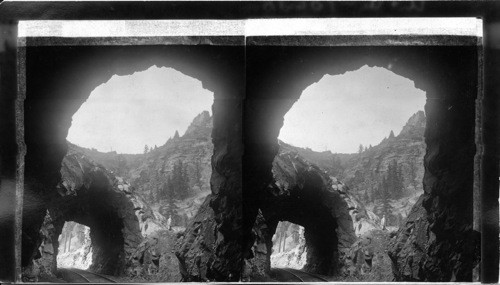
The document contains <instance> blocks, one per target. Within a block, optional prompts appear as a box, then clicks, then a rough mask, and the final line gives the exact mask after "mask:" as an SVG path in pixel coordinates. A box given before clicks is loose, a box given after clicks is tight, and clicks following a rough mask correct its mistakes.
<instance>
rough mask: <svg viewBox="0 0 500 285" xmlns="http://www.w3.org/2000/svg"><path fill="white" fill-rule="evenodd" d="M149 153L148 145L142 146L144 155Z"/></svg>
mask: <svg viewBox="0 0 500 285" xmlns="http://www.w3.org/2000/svg"><path fill="white" fill-rule="evenodd" d="M148 152H149V147H148V145H145V146H144V154H146V153H148Z"/></svg>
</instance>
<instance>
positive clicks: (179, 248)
mask: <svg viewBox="0 0 500 285" xmlns="http://www.w3.org/2000/svg"><path fill="white" fill-rule="evenodd" d="M211 198H212V196H211V195H209V196H208V197H207V198H206V199H205V202H204V203H203V204H202V205H201V207H200V209H199V210H198V213H197V214H196V215H195V217H194V218H193V220H192V221H191V223H190V224H189V226H188V228H187V229H186V231H185V232H184V233H183V234H182V236H181V237H180V240H179V242H178V243H177V245H176V253H175V255H176V256H177V258H178V259H179V269H180V272H181V274H182V278H183V280H182V281H191V282H196V281H209V280H213V279H214V277H215V276H213V273H212V271H211V270H212V269H211V268H210V265H212V264H213V260H214V258H215V252H214V248H213V245H214V242H215V238H216V236H215V235H216V223H215V218H214V212H213V210H212V209H211V208H210V201H211ZM218 269H219V270H223V269H222V268H218Z"/></svg>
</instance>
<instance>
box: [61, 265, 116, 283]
mask: <svg viewBox="0 0 500 285" xmlns="http://www.w3.org/2000/svg"><path fill="white" fill-rule="evenodd" d="M59 272H60V273H61V275H62V277H63V279H64V280H65V281H68V282H78V283H117V282H116V280H113V279H111V278H109V277H108V276H106V275H103V274H99V273H95V272H90V271H85V270H81V269H75V268H60V269H59ZM75 276H76V277H77V278H75Z"/></svg>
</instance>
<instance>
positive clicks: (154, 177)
mask: <svg viewBox="0 0 500 285" xmlns="http://www.w3.org/2000/svg"><path fill="white" fill-rule="evenodd" d="M211 132H212V117H211V116H210V114H209V113H208V111H203V112H202V113H200V114H199V115H198V116H196V117H195V118H194V119H193V121H192V123H191V124H190V125H189V127H188V129H187V130H186V132H185V133H184V135H182V136H179V134H178V132H176V133H175V134H174V135H173V137H170V138H169V139H168V140H167V142H166V143H165V144H164V145H162V146H158V147H156V146H155V147H151V148H149V151H148V152H147V153H144V154H117V153H116V152H108V153H101V152H98V151H95V150H89V149H84V148H80V150H81V151H82V152H84V153H85V154H86V155H88V156H89V157H91V158H92V159H94V160H95V161H96V162H97V163H99V164H102V166H104V167H105V168H106V169H109V170H110V171H111V172H112V173H115V174H116V175H119V176H122V177H123V179H124V180H126V181H128V182H127V183H128V185H129V186H131V187H133V188H134V189H135V193H136V194H139V195H141V197H142V198H143V200H144V202H146V203H147V204H148V205H149V206H150V207H151V208H153V209H155V210H157V211H158V212H159V213H161V214H162V215H163V216H165V217H166V218H168V217H169V216H172V226H180V227H185V226H187V223H188V221H189V220H190V219H191V218H192V217H193V216H194V215H195V213H196V212H197V210H198V208H199V207H200V206H201V204H202V203H203V201H204V199H205V197H206V196H207V195H208V194H209V193H210V176H211V174H212V167H211V156H212V153H213V144H212V141H211ZM179 162H182V165H183V168H185V171H186V174H187V184H188V187H187V189H185V190H184V191H185V193H183V195H182V198H181V197H178V198H176V199H175V201H173V203H169V201H167V199H168V194H166V193H165V192H166V191H168V189H167V185H166V183H167V180H168V178H169V177H170V178H172V176H173V172H174V166H175V164H176V163H179Z"/></svg>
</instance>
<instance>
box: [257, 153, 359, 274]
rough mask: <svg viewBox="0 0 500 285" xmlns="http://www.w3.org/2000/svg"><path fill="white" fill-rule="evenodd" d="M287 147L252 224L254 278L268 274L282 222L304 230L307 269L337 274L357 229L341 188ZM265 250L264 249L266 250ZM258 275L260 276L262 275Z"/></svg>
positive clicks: (278, 157)
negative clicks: (274, 238)
mask: <svg viewBox="0 0 500 285" xmlns="http://www.w3.org/2000/svg"><path fill="white" fill-rule="evenodd" d="M282 147H283V148H284V149H282V150H280V153H279V154H278V155H277V156H276V158H275V159H274V161H273V182H272V183H271V184H270V185H269V186H268V189H267V191H265V192H262V195H265V197H261V198H260V199H261V200H262V201H264V202H263V203H262V204H261V206H260V212H259V213H260V214H259V217H258V219H257V223H256V224H255V226H254V229H253V231H254V233H255V234H256V235H257V237H258V238H257V242H256V243H255V244H254V246H253V248H252V253H253V258H254V259H255V261H254V262H253V263H254V264H252V267H253V268H256V269H257V270H255V271H257V272H254V274H255V273H256V275H266V274H268V273H269V270H270V257H271V254H272V247H273V242H272V237H273V235H274V233H275V231H276V226H277V225H278V222H279V221H289V222H291V223H294V224H297V225H300V226H303V227H304V236H305V243H306V244H305V246H306V248H307V257H306V264H305V266H304V270H306V271H308V272H312V273H317V274H323V275H336V274H339V273H340V272H341V271H342V270H343V266H344V263H345V258H346V256H347V254H348V251H349V249H350V247H351V245H352V244H353V242H354V241H355V233H354V225H353V221H352V218H351V216H350V215H349V209H348V204H347V203H346V201H344V198H343V197H342V194H345V193H342V191H341V190H339V189H334V188H333V187H332V186H333V185H332V181H331V179H330V177H329V176H328V175H327V174H325V173H324V172H323V171H322V170H321V169H320V168H318V167H317V166H315V165H313V164H310V163H309V162H307V161H306V160H304V159H303V158H301V157H300V156H299V155H298V154H297V152H295V151H293V150H289V149H286V146H284V145H282ZM264 246H265V248H264ZM259 271H260V272H259Z"/></svg>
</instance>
